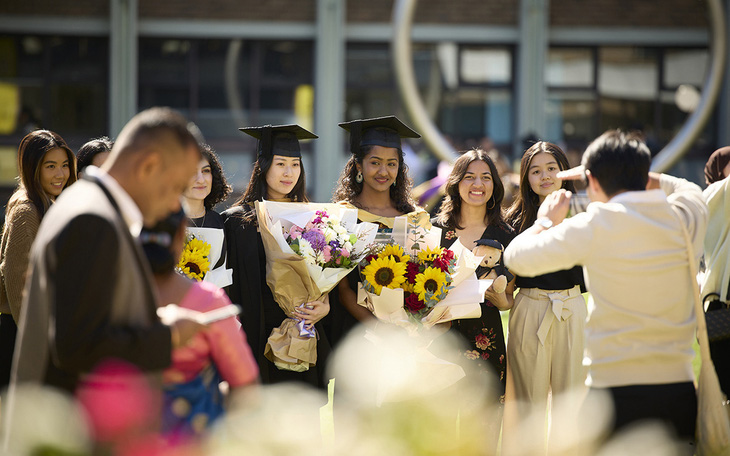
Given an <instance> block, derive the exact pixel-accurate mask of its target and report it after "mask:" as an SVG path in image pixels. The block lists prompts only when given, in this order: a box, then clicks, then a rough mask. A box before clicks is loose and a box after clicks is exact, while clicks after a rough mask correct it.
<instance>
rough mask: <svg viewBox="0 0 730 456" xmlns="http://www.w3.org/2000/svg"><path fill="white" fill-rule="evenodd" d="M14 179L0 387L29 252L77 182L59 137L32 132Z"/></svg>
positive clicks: (1, 269)
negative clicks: (41, 228)
mask: <svg viewBox="0 0 730 456" xmlns="http://www.w3.org/2000/svg"><path fill="white" fill-rule="evenodd" d="M18 174H19V183H18V188H17V189H16V190H15V193H13V196H12V197H11V198H10V201H8V205H7V207H6V210H5V226H4V228H3V234H2V241H0V288H1V289H0V312H2V314H1V315H0V388H1V387H3V386H7V385H8V382H9V381H10V365H11V361H12V358H13V350H14V347H15V336H16V331H17V326H16V324H17V323H18V322H19V321H20V313H21V301H22V297H23V288H24V286H25V279H26V272H27V270H28V262H29V255H30V247H31V245H32V244H33V240H34V239H35V237H36V233H38V227H39V225H40V223H41V220H42V219H43V216H44V215H45V213H46V211H47V210H48V208H49V207H50V205H51V204H52V203H53V202H54V201H55V200H56V197H57V196H58V195H60V194H61V192H62V191H63V190H64V189H65V188H66V187H68V186H69V185H71V184H73V183H74V182H76V158H75V157H74V154H73V152H72V151H71V149H70V148H69V147H68V146H67V145H66V142H65V141H64V140H63V138H61V137H60V136H59V135H58V134H56V133H54V132H52V131H48V130H36V131H34V132H32V133H29V134H28V135H27V136H26V137H25V138H23V140H22V141H21V142H20V146H19V147H18Z"/></svg>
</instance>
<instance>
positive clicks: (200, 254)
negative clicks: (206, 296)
mask: <svg viewBox="0 0 730 456" xmlns="http://www.w3.org/2000/svg"><path fill="white" fill-rule="evenodd" d="M209 257H210V244H208V243H207V242H205V241H203V240H202V239H198V238H196V237H195V236H193V235H188V236H187V238H186V239H185V247H184V248H183V251H182V255H180V261H179V262H178V264H177V270H178V272H180V273H182V274H185V275H186V276H188V277H190V278H191V279H195V280H197V281H198V282H200V281H201V280H203V278H204V277H205V274H206V273H207V272H208V271H209V270H210V261H209Z"/></svg>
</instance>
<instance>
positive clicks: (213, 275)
mask: <svg viewBox="0 0 730 456" xmlns="http://www.w3.org/2000/svg"><path fill="white" fill-rule="evenodd" d="M200 152H201V154H202V156H203V157H202V158H201V160H200V163H199V164H198V172H197V173H196V174H195V177H193V178H192V180H191V181H190V185H189V186H188V188H187V189H186V190H185V191H184V192H183V200H184V201H185V210H186V212H187V215H188V217H189V218H190V227H189V228H188V230H187V234H188V235H192V236H194V237H195V238H197V239H200V240H202V241H204V242H207V243H209V244H210V245H211V249H210V254H209V255H208V261H209V262H210V270H209V271H208V272H207V273H206V274H205V277H204V278H203V280H204V281H206V282H211V283H213V284H214V285H217V286H219V287H221V288H223V287H227V286H228V285H230V284H231V281H232V278H231V271H230V270H229V269H227V268H226V241H225V236H224V232H223V217H221V215H220V214H219V213H217V212H216V211H215V210H213V207H214V206H215V205H216V204H218V203H220V202H222V201H224V200H225V199H226V198H227V197H228V195H230V194H231V186H230V185H228V182H227V181H226V176H225V175H224V174H223V167H222V166H221V163H220V161H219V160H218V156H217V155H216V154H215V152H214V151H213V149H212V148H211V147H210V146H209V145H207V144H204V145H202V146H201V148H200Z"/></svg>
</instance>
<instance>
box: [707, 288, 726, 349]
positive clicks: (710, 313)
mask: <svg viewBox="0 0 730 456" xmlns="http://www.w3.org/2000/svg"><path fill="white" fill-rule="evenodd" d="M708 300H709V301H710V302H709V304H708V305H706V306H703V307H707V312H705V321H706V322H707V338H708V339H709V340H710V342H720V341H722V340H727V339H730V303H728V302H724V301H722V300H721V299H720V295H719V294H717V293H710V294H708V295H707V296H705V297H704V299H703V303H705V304H707V301H708Z"/></svg>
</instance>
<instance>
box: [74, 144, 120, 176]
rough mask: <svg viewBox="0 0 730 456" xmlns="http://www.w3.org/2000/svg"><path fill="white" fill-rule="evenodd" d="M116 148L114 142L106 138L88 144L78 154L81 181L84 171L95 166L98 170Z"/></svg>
mask: <svg viewBox="0 0 730 456" xmlns="http://www.w3.org/2000/svg"><path fill="white" fill-rule="evenodd" d="M112 147H114V142H113V141H112V140H111V139H109V138H108V137H106V136H102V137H100V138H96V139H92V140H91V141H89V142H87V143H86V144H84V145H83V146H81V148H79V151H78V152H77V153H76V164H77V166H76V171H77V172H78V177H79V179H81V176H82V175H83V172H84V169H85V168H86V167H87V166H90V165H93V166H96V167H97V168H98V167H100V166H101V165H103V164H104V162H105V161H106V159H107V158H109V154H110V153H111V151H112Z"/></svg>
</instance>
